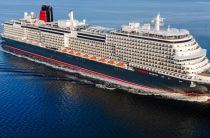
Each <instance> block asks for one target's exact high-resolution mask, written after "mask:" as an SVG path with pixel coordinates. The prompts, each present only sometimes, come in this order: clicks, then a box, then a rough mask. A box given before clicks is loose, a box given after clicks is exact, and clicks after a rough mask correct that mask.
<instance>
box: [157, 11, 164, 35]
mask: <svg viewBox="0 0 210 138" xmlns="http://www.w3.org/2000/svg"><path fill="white" fill-rule="evenodd" d="M163 19H164V18H162V17H161V16H160V13H158V14H157V17H156V18H155V30H156V31H160V26H161V25H162V23H163Z"/></svg>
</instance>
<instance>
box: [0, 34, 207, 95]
mask: <svg viewBox="0 0 210 138" xmlns="http://www.w3.org/2000/svg"><path fill="white" fill-rule="evenodd" d="M3 40H4V43H3V45H2V47H3V48H4V49H6V50H9V51H11V52H15V53H18V54H21V55H25V56H28V57H31V58H33V59H38V60H42V61H45V62H47V63H51V64H56V65H57V66H62V67H66V68H71V69H74V70H79V71H82V72H85V73H87V74H91V75H93V76H97V77H100V78H105V79H108V80H111V81H112V82H113V83H115V82H116V83H117V84H119V83H120V84H122V85H124V86H126V87H135V88H146V89H153V90H157V91H163V92H168V93H183V94H187V95H191V96H199V95H203V94H204V93H205V94H207V93H208V90H205V91H203V90H200V89H199V88H198V86H197V87H196V88H190V81H186V80H179V79H177V78H173V77H168V76H164V75H161V74H157V73H154V72H149V71H144V70H136V71H132V70H127V69H123V68H120V67H116V66H112V65H108V64H105V63H100V62H96V61H93V60H89V59H85V58H81V57H78V56H74V55H70V54H66V53H61V52H58V51H55V50H51V49H47V48H42V47H39V46H35V45H31V44H27V43H24V42H19V41H15V40H12V39H7V38H3ZM207 87H208V86H205V88H206V89H207Z"/></svg>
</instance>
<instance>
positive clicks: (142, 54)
mask: <svg viewBox="0 0 210 138" xmlns="http://www.w3.org/2000/svg"><path fill="white" fill-rule="evenodd" d="M162 24H163V18H161V16H160V14H158V15H157V17H156V18H155V19H154V25H153V24H152V25H151V24H144V25H141V24H140V23H136V22H131V23H129V24H127V25H122V27H121V28H120V29H112V28H105V27H101V26H94V25H88V24H86V20H83V21H78V20H75V19H74V15H73V11H71V12H70V14H69V19H67V20H59V21H57V22H48V23H44V22H42V21H40V20H38V19H37V18H35V15H34V13H30V14H28V13H25V14H24V19H21V20H16V21H14V20H13V21H10V22H6V23H5V24H4V34H3V35H4V37H8V38H13V39H16V40H19V41H23V42H26V43H30V44H36V45H37V46H40V47H45V48H50V49H53V50H57V51H60V52H65V53H68V54H73V55H75V56H80V57H81V58H86V59H89V60H96V61H98V62H104V64H112V65H113V66H118V67H121V68H125V69H129V70H136V69H143V70H147V71H150V72H155V73H159V74H163V75H166V76H170V77H174V78H179V79H181V80H182V79H183V80H190V81H192V82H202V83H210V79H209V78H210V77H209V76H208V75H203V73H204V72H206V71H207V70H208V68H209V61H208V59H207V57H206V50H205V49H202V48H201V47H200V45H199V44H198V43H197V42H196V40H195V39H194V38H193V36H192V35H191V34H190V33H189V31H187V30H184V29H175V28H170V27H168V28H167V29H162V28H161V25H162Z"/></svg>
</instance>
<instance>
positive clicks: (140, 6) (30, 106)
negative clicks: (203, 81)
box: [0, 0, 210, 138]
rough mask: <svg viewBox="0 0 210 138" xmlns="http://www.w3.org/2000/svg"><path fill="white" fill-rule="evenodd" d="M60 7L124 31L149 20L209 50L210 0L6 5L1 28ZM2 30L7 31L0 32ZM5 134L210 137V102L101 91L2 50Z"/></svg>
mask: <svg viewBox="0 0 210 138" xmlns="http://www.w3.org/2000/svg"><path fill="white" fill-rule="evenodd" d="M41 4H51V5H52V6H54V12H55V18H56V19H65V18H67V16H68V12H69V11H70V10H71V9H73V10H74V11H75V16H76V18H78V19H83V18H85V19H86V20H87V21H88V23H92V24H99V25H104V26H107V27H119V26H120V25H121V24H124V23H127V22H128V21H141V22H144V23H146V22H150V21H151V19H152V18H153V17H154V16H155V15H156V14H157V13H158V12H160V13H161V14H162V15H163V16H164V17H165V18H166V20H165V22H166V23H165V25H166V26H167V25H169V24H170V25H171V26H172V27H177V28H186V29H189V30H190V31H191V32H192V33H193V34H194V36H195V37H196V39H197V40H198V41H199V42H200V44H201V46H202V47H204V48H206V49H208V50H209V51H210V8H209V7H210V1H209V0H202V1H198V0H170V1H169V0H158V1H157V0H149V1H148V0H129V1H127V0H114V1H113V0H102V1H98V0H86V1H84V0H59V1H44V0H36V1H28V0H7V1H3V0H0V23H2V22H3V21H5V20H11V19H14V18H21V17H22V16H23V13H24V12H25V11H28V12H30V11H35V12H36V13H38V12H39V9H40V5H41ZM0 30H2V28H1V29H0ZM0 137H2V138H6V137H8V138H11V137H12V138H13V137H20V138H22V137H27V138H30V137H34V138H38V137H56V138H58V137H171V138H173V137H184V138H185V137H186V138H197V137H200V138H205V137H206V138H207V137H210V105H209V104H206V103H202V104H198V103H190V102H180V101H173V100H167V99H163V98H154V97H148V96H140V95H133V94H128V93H126V92H124V91H122V90H107V89H102V88H98V87H96V86H95V85H94V84H92V83H91V82H90V81H89V80H86V79H85V78H82V77H81V76H79V75H78V74H69V73H64V72H61V71H56V70H54V69H51V68H49V67H46V66H43V65H39V64H36V63H33V62H30V61H27V60H25V59H22V58H18V57H16V56H13V55H10V54H8V53H5V52H2V51H0Z"/></svg>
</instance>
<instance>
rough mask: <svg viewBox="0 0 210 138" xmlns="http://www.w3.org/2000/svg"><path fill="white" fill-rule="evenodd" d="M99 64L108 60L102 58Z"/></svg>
mask: <svg viewBox="0 0 210 138" xmlns="http://www.w3.org/2000/svg"><path fill="white" fill-rule="evenodd" d="M98 61H99V62H106V59H105V58H101V59H99V60H98Z"/></svg>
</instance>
